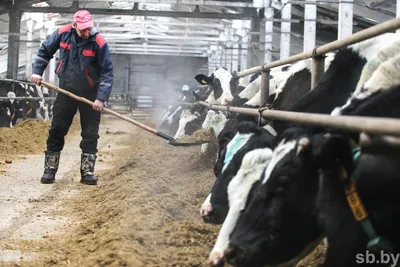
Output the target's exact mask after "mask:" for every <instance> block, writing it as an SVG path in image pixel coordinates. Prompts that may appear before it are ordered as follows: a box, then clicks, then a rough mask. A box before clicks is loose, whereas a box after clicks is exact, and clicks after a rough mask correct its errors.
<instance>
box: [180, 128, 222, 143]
mask: <svg viewBox="0 0 400 267" xmlns="http://www.w3.org/2000/svg"><path fill="white" fill-rule="evenodd" d="M214 138H215V133H214V129H213V128H206V129H199V130H197V131H195V132H194V133H193V134H192V135H190V136H187V137H184V138H182V139H179V140H177V142H179V143H201V142H203V143H208V142H210V141H211V140H213V139H214Z"/></svg>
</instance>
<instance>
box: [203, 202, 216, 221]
mask: <svg viewBox="0 0 400 267" xmlns="http://www.w3.org/2000/svg"><path fill="white" fill-rule="evenodd" d="M200 213H201V217H203V218H204V217H207V216H212V214H213V213H214V208H213V207H212V206H211V204H209V203H207V204H204V205H202V206H201V208H200Z"/></svg>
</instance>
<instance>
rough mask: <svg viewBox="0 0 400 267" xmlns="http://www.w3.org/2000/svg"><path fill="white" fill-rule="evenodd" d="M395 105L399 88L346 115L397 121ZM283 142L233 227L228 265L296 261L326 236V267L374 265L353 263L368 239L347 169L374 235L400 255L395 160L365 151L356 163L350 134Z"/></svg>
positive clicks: (399, 184)
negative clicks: (349, 190) (348, 191)
mask: <svg viewBox="0 0 400 267" xmlns="http://www.w3.org/2000/svg"><path fill="white" fill-rule="evenodd" d="M398 101H400V85H397V86H395V87H392V88H391V89H389V90H385V91H384V92H381V93H380V94H379V95H378V96H372V97H371V99H369V100H368V99H367V101H364V103H362V104H361V105H360V106H359V107H358V108H357V109H356V110H354V111H353V112H351V113H348V114H346V113H345V115H358V116H360V115H361V116H363V115H364V116H375V117H376V116H384V117H394V118H400V108H399V107H398ZM280 138H281V142H280V145H279V146H278V147H277V148H276V149H275V151H274V154H273V156H272V159H271V162H270V164H269V165H268V167H267V168H266V171H265V173H264V176H262V177H261V180H262V185H261V186H260V187H259V188H257V189H256V191H255V192H254V197H253V198H252V199H251V200H250V201H249V204H248V207H246V210H245V211H244V213H243V216H242V217H241V218H240V219H239V221H238V223H237V224H236V225H235V231H234V232H233V234H232V236H231V244H230V248H229V249H228V250H227V252H226V255H225V257H226V258H227V260H228V261H229V262H230V263H232V264H233V265H235V266H236V265H237V266H262V265H264V264H281V263H284V262H286V263H287V262H296V261H298V260H299V259H301V257H302V256H303V255H304V253H303V252H309V249H311V248H313V247H314V246H315V245H316V244H317V243H318V242H319V240H320V239H321V237H323V236H326V237H327V239H328V243H329V248H328V254H327V259H326V262H325V265H324V266H360V265H361V266H371V265H370V264H367V265H362V264H360V262H356V261H355V260H356V256H357V255H358V254H359V253H365V251H366V250H367V243H368V241H369V240H370V239H369V238H368V234H367V233H366V232H365V231H364V229H363V228H362V225H361V223H360V222H357V221H356V220H355V219H354V216H353V214H352V213H351V210H350V208H349V206H348V203H347V201H346V196H345V194H344V185H345V184H344V183H343V169H344V170H345V171H346V172H347V175H349V176H351V177H353V178H354V179H355V181H356V183H357V188H358V193H359V195H360V199H361V200H362V201H363V203H364V205H365V207H366V209H367V211H368V214H370V219H371V221H372V225H373V227H374V228H375V231H377V233H378V234H379V235H380V236H382V237H384V238H386V239H388V240H389V241H390V242H391V243H392V244H393V245H394V247H393V249H394V253H395V254H394V255H397V254H396V253H399V252H400V245H399V244H400V228H399V225H400V212H399V205H400V197H399V195H398V194H397V192H398V190H399V189H400V181H399V179H398V174H399V173H400V167H398V166H400V165H399V163H400V156H399V154H398V153H396V154H393V153H392V154H376V153H374V154H369V153H367V152H363V151H361V154H360V155H359V156H358V158H356V159H354V160H353V153H352V146H351V143H350V140H349V138H348V135H337V134H336V135H331V136H329V135H326V134H323V133H320V132H318V133H317V134H315V133H313V131H311V130H305V129H304V128H289V129H287V130H285V132H284V133H283V134H282V135H281V137H280ZM378 177H379V179H377V178H378ZM254 218H257V219H254ZM293 221H295V223H293ZM289 222H292V223H289ZM288 248H290V250H288ZM372 266H387V265H379V264H376V265H372Z"/></svg>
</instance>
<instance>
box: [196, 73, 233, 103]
mask: <svg viewBox="0 0 400 267" xmlns="http://www.w3.org/2000/svg"><path fill="white" fill-rule="evenodd" d="M194 78H195V80H196V81H197V82H198V83H200V84H202V85H209V86H210V87H211V89H212V92H211V93H210V95H209V97H208V98H207V99H206V100H205V102H207V103H209V104H219V105H226V104H228V103H229V102H230V101H231V100H232V99H233V96H232V88H235V87H236V86H237V83H236V82H234V80H238V79H239V78H238V77H234V76H232V74H231V73H230V72H229V71H228V70H227V69H225V68H222V67H220V68H217V69H216V70H215V71H214V72H213V73H212V74H211V75H210V76H206V75H204V74H197V75H196V76H195V77H194Z"/></svg>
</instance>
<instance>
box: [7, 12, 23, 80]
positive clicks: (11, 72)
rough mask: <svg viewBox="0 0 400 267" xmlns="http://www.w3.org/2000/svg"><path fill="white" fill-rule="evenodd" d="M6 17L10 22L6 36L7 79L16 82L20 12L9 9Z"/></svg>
mask: <svg viewBox="0 0 400 267" xmlns="http://www.w3.org/2000/svg"><path fill="white" fill-rule="evenodd" d="M8 16H9V21H10V22H9V26H8V31H9V32H10V33H11V34H10V35H9V36H8V58H7V78H8V79H15V80H16V79H17V78H18V77H17V76H18V62H19V33H20V25H21V11H20V10H18V9H16V8H14V7H11V9H10V11H9V12H8ZM13 33H14V34H13Z"/></svg>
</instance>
